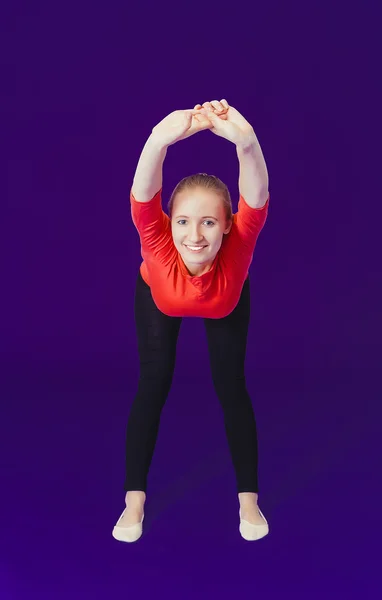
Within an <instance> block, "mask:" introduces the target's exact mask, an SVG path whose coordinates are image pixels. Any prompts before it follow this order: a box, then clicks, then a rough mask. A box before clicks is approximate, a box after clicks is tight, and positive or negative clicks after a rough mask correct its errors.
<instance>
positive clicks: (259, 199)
mask: <svg viewBox="0 0 382 600" xmlns="http://www.w3.org/2000/svg"><path fill="white" fill-rule="evenodd" d="M219 107H220V108H225V109H227V114H226V117H225V118H224V119H222V118H221V117H219V116H218V115H217V114H216V110H217V109H218V108H219ZM213 109H214V110H213ZM199 113H202V114H203V115H204V116H207V117H208V118H209V120H210V121H211V122H212V123H213V127H212V128H211V131H212V133H215V134H216V135H219V136H221V137H224V138H225V139H227V140H229V141H230V142H232V143H233V144H235V146H236V152H237V157H238V159H239V192H240V195H241V196H242V197H243V198H244V200H245V201H246V203H247V204H248V205H249V206H250V207H251V208H257V209H261V208H263V207H264V206H265V204H266V202H267V199H268V196H269V190H268V187H269V178H268V170H267V166H266V163H265V160H264V156H263V153H262V150H261V147H260V144H259V141H258V139H257V137H256V134H255V132H254V130H253V127H252V125H251V124H250V123H248V121H247V120H246V119H245V118H244V117H243V115H241V114H240V113H239V111H237V110H236V109H235V108H233V106H229V107H228V103H227V101H226V100H221V102H217V101H216V100H214V101H213V102H205V103H204V104H203V108H200V109H199Z"/></svg>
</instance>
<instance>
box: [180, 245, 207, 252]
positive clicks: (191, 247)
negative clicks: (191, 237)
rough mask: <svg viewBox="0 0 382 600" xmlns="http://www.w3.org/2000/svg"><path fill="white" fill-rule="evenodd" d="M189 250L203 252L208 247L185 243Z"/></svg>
mask: <svg viewBox="0 0 382 600" xmlns="http://www.w3.org/2000/svg"><path fill="white" fill-rule="evenodd" d="M185 246H186V248H187V250H190V252H201V251H202V250H203V249H204V248H206V246H187V245H186V244H185Z"/></svg>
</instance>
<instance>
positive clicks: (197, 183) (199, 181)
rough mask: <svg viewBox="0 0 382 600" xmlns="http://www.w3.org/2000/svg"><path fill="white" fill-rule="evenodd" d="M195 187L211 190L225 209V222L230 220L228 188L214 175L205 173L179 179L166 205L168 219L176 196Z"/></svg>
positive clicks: (230, 208)
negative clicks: (221, 201) (218, 197)
mask: <svg viewBox="0 0 382 600" xmlns="http://www.w3.org/2000/svg"><path fill="white" fill-rule="evenodd" d="M197 187H201V188H205V189H207V190H212V191H214V192H216V193H217V194H218V195H219V196H221V198H222V200H223V206H224V209H225V215H226V220H227V221H230V220H231V219H232V201H231V195H230V193H229V190H228V187H227V186H226V184H225V183H223V181H222V180H221V179H219V177H216V176H215V175H207V173H196V174H195V175H189V176H188V177H184V178H183V179H181V181H179V183H178V184H177V185H176V186H175V189H174V191H173V192H172V194H171V198H170V200H169V201H168V203H167V210H168V214H169V217H170V219H171V215H172V209H173V205H174V200H175V198H176V195H177V194H179V193H180V192H183V191H185V190H190V189H193V188H197Z"/></svg>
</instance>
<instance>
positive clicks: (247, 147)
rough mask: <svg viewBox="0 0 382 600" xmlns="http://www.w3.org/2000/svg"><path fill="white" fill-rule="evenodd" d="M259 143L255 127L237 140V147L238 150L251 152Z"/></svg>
mask: <svg viewBox="0 0 382 600" xmlns="http://www.w3.org/2000/svg"><path fill="white" fill-rule="evenodd" d="M256 145H257V138H256V135H255V132H254V131H253V129H252V130H251V131H249V132H248V133H246V134H244V135H243V136H242V137H241V138H240V139H239V140H238V141H237V142H236V149H237V151H238V152H245V153H247V152H250V151H251V150H253V149H254V148H255V147H256Z"/></svg>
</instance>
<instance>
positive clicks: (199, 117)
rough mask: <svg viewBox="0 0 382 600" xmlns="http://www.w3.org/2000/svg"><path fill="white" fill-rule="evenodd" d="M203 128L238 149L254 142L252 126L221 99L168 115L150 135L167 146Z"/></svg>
mask: <svg viewBox="0 0 382 600" xmlns="http://www.w3.org/2000/svg"><path fill="white" fill-rule="evenodd" d="M206 129H209V130H210V131H211V132H212V133H214V134H215V135H218V136H220V137H223V138H225V139H227V140H229V141H230V142H232V143H233V144H236V145H237V146H239V145H245V144H248V143H250V142H251V141H252V140H253V139H255V134H254V130H253V127H252V126H251V124H250V123H249V122H248V121H247V120H246V119H245V118H244V117H243V115H241V114H240V113H239V111H238V110H236V109H235V108H234V107H233V106H230V105H229V104H228V102H227V100H224V99H223V100H221V101H220V102H219V101H218V100H212V101H211V102H204V104H196V106H195V107H194V108H193V109H186V110H176V111H174V112H172V113H170V114H169V115H168V116H167V117H165V118H164V119H163V120H162V121H161V122H160V123H158V125H156V126H155V127H154V129H153V135H154V136H155V137H156V139H158V140H159V139H160V140H162V142H163V143H164V145H167V146H170V145H171V144H174V143H175V142H178V141H180V140H183V139H186V138H188V137H190V136H191V135H194V134H195V133H198V132H199V131H203V130H206Z"/></svg>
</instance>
